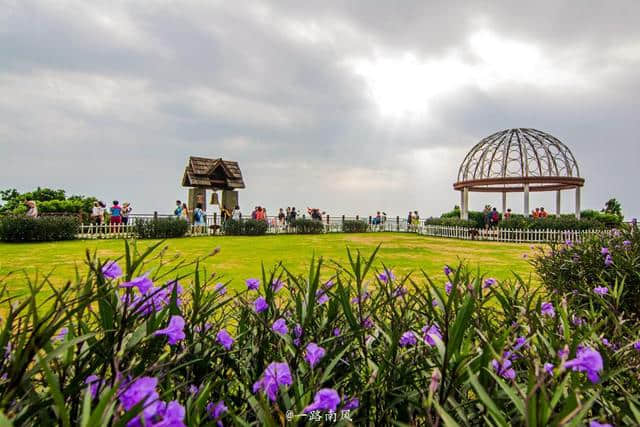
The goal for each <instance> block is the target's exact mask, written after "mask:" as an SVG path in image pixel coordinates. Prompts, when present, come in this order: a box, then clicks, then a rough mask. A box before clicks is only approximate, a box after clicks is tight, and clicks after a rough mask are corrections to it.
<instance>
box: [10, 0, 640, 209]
mask: <svg viewBox="0 0 640 427" xmlns="http://www.w3.org/2000/svg"><path fill="white" fill-rule="evenodd" d="M639 9H640V5H638V4H637V3H636V2H616V3H615V4H604V3H600V2H564V3H562V4H558V3H557V2H542V3H541V2H537V3H535V4H534V3H531V4H523V3H522V2H491V3H486V2H483V3H469V2H456V1H453V2H433V3H425V2H417V1H416V2H402V3H397V2H395V3H394V2H384V1H379V2H371V1H366V2H364V1H362V2H314V3H311V2H298V1H285V2H273V3H268V2H243V3H241V4H234V3H229V2H200V1H189V2H181V3H164V2H158V3H150V2H114V3H113V4H111V3H110V4H108V5H107V4H105V3H101V2H44V1H42V2H40V1H20V2H17V1H16V2H5V4H4V5H0V10H2V11H3V12H0V24H1V25H0V27H2V29H0V114H2V117H3V121H2V123H0V141H2V142H1V143H0V166H1V167H0V182H1V183H2V185H1V186H2V187H13V186H15V187H19V188H20V189H22V190H27V189H29V188H31V187H33V186H36V185H43V186H44V185H48V186H58V187H64V188H67V189H69V190H70V191H71V192H73V193H78V192H82V193H85V194H96V195H98V196H99V197H102V198H105V199H108V198H112V197H118V198H120V199H125V198H126V199H129V200H131V201H133V202H134V203H135V205H136V207H137V210H138V212H140V211H141V210H142V211H153V210H159V211H163V210H166V209H169V208H168V206H170V205H171V200H174V199H175V198H176V195H180V194H184V190H183V189H181V188H180V187H179V179H180V177H181V173H182V168H183V167H184V163H185V161H186V158H187V156H188V155H191V154H197V155H204V156H223V157H229V158H232V159H234V160H238V161H239V162H240V164H241V166H242V168H243V170H244V173H245V175H246V182H247V184H248V188H247V189H246V190H245V191H243V193H242V195H241V201H242V203H243V208H245V209H246V208H248V207H249V206H252V205H254V204H265V205H267V206H268V207H270V210H271V211H273V210H274V208H276V207H279V206H287V205H291V204H296V205H298V206H300V207H303V206H305V205H307V204H308V205H318V206H322V207H324V208H326V209H328V210H329V211H330V212H332V213H335V214H339V213H342V212H344V213H347V214H349V213H354V214H355V213H360V214H366V213H368V212H371V211H372V210H375V209H377V208H382V207H384V208H385V209H387V210H388V211H389V212H390V213H394V214H404V212H405V211H406V210H408V209H416V208H417V209H420V210H421V211H422V212H423V213H424V214H427V215H435V214H437V213H439V212H440V211H443V210H445V209H448V208H450V207H451V206H452V205H453V204H454V203H457V202H458V195H457V194H456V193H455V192H453V191H452V189H451V183H452V182H453V180H454V179H455V176H456V172H457V166H458V163H459V162H460V161H461V160H462V157H463V156H464V153H465V151H466V149H468V148H470V147H471V146H472V145H473V144H474V143H475V142H477V141H478V140H480V139H481V138H482V137H484V136H486V135H488V134H490V133H492V132H495V131H497V130H500V129H503V128H507V127H515V126H531V127H537V128H539V129H541V130H545V131H548V132H550V133H552V134H554V135H556V136H557V137H559V138H560V139H562V140H563V141H565V142H566V143H567V144H568V145H569V146H570V147H571V148H572V149H573V151H574V153H575V154H576V156H577V157H578V160H579V161H580V163H581V166H582V172H583V175H584V176H585V177H586V178H587V187H586V188H585V195H584V202H585V204H586V205H587V206H589V207H593V208H598V207H599V206H600V205H601V204H602V203H603V202H604V200H606V199H607V198H608V197H609V196H611V195H613V196H616V197H618V198H619V199H620V200H621V201H622V202H623V205H624V206H625V210H626V211H627V213H629V214H633V213H638V212H640V202H638V201H637V200H636V197H635V186H634V184H633V183H632V182H631V180H630V179H629V176H630V175H629V174H630V173H632V172H631V171H632V170H634V167H635V166H634V165H635V163H636V162H637V160H638V158H639V154H640V152H639V149H638V146H639V144H638V141H637V138H636V135H638V130H639V129H638V127H639V125H637V124H636V123H635V122H636V121H637V120H635V119H634V111H637V106H638V105H637V99H639V95H640V87H639V85H638V83H637V78H636V75H637V72H638V67H639V65H640V51H639V50H638V48H637V46H638V43H639V42H640V28H638V26H637V25H636V22H635V17H637V16H638V12H639ZM480 30H487V31H490V32H491V33H492V34H494V35H495V36H496V37H498V38H501V39H507V40H514V41H516V42H520V43H525V44H530V45H531V46H535V47H536V48H537V49H538V52H539V53H540V55H541V56H542V59H543V60H544V61H546V62H545V64H547V65H545V66H547V67H548V68H549V69H550V70H552V71H554V72H556V71H557V72H563V73H565V75H566V76H569V77H568V78H569V80H571V78H575V80H576V82H575V84H573V83H571V82H569V83H566V82H564V80H563V81H562V82H560V83H558V84H551V83H549V84H547V83H545V82H544V81H542V82H538V83H535V82H533V83H532V82H530V81H510V80H509V79H502V80H500V81H499V82H498V83H496V84H495V85H492V86H491V87H480V86H478V85H477V84H475V83H469V82H467V83H465V84H463V85H460V86H459V87H455V88H453V89H451V90H450V91H448V92H446V93H444V94H443V95H441V96H439V97H438V98H437V99H435V100H433V101H431V102H432V105H430V106H429V108H428V110H427V112H426V113H425V116H424V117H422V118H418V119H413V120H404V119H397V118H396V119H390V118H388V117H384V116H382V115H381V114H380V113H379V111H378V108H377V106H376V105H375V103H373V102H372V100H371V97H370V96H369V92H368V91H369V90H370V88H369V87H368V85H367V82H366V81H365V80H364V79H363V78H362V77H361V76H359V75H357V74H356V73H354V72H353V71H352V70H351V69H350V68H349V65H348V64H349V63H350V61H353V60H371V61H375V60H376V59H377V58H386V57H390V58H399V57H401V56H402V55H404V54H405V53H408V52H411V53H413V54H414V55H415V57H416V58H417V60H418V61H440V60H442V59H443V58H446V57H447V56H448V55H452V54H453V53H455V55H457V58H458V59H459V60H460V61H461V63H463V64H465V66H469V67H474V66H478V64H480V63H481V60H480V59H479V58H478V56H477V55H476V54H475V53H474V52H473V50H472V49H471V48H470V45H469V39H470V37H471V36H472V35H473V34H475V33H476V32H477V31H480ZM541 78H542V76H541ZM425 102H426V101H425ZM25 164H29V165H31V169H30V170H29V173H25V169H24V166H23V165H25ZM612 189H615V194H614V193H613V192H612ZM482 200H484V199H482V198H480V197H478V198H477V199H476V202H474V203H477V204H478V206H480V203H481V201H482ZM487 200H491V199H487ZM496 200H497V198H496ZM514 200H515V199H514ZM541 200H542V201H544V199H541ZM473 201H474V199H472V202H473ZM514 203H515V201H514ZM545 203H547V204H551V202H545ZM566 204H567V206H569V205H568V201H567V202H566Z"/></svg>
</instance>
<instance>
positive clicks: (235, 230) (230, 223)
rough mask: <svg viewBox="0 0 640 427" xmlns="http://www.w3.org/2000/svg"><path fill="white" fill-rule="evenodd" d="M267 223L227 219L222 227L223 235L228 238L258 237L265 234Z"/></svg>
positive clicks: (253, 220)
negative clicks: (241, 236)
mask: <svg viewBox="0 0 640 427" xmlns="http://www.w3.org/2000/svg"><path fill="white" fill-rule="evenodd" d="M267 228H268V227H267V223H266V222H265V221H256V220H255V219H247V220H242V221H236V220H234V219H229V220H226V221H225V222H224V224H223V225H222V231H223V232H224V234H227V235H230V236H240V235H246V236H260V235H263V234H266V233H267Z"/></svg>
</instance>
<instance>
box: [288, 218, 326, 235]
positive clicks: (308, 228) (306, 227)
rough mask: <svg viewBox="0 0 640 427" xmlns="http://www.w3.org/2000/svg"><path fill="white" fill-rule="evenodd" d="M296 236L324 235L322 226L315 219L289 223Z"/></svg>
mask: <svg viewBox="0 0 640 427" xmlns="http://www.w3.org/2000/svg"><path fill="white" fill-rule="evenodd" d="M291 226H292V227H293V228H295V230H296V233H298V234H320V233H324V224H323V223H322V221H318V220H315V219H304V218H298V219H296V220H295V221H293V222H292V223H291Z"/></svg>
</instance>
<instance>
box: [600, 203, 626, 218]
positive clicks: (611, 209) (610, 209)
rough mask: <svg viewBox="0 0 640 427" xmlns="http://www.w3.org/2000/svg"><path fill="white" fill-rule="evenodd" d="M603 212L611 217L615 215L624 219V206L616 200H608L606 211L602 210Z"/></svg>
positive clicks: (605, 206)
mask: <svg viewBox="0 0 640 427" xmlns="http://www.w3.org/2000/svg"><path fill="white" fill-rule="evenodd" d="M602 212H604V213H607V214H610V215H615V216H617V217H620V218H621V219H622V205H621V204H620V202H619V201H617V200H616V199H609V200H607V202H606V203H605V204H604V209H602Z"/></svg>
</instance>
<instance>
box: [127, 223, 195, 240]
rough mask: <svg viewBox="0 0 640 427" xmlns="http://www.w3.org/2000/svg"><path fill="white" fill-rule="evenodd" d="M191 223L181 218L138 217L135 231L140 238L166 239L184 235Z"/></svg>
mask: <svg viewBox="0 0 640 427" xmlns="http://www.w3.org/2000/svg"><path fill="white" fill-rule="evenodd" d="M187 231H189V223H188V222H187V221H185V220H184V219H181V218H153V219H137V220H136V221H135V223H134V232H135V233H136V235H137V236H138V238H140V239H166V238H171V237H184V235H185V234H187Z"/></svg>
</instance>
